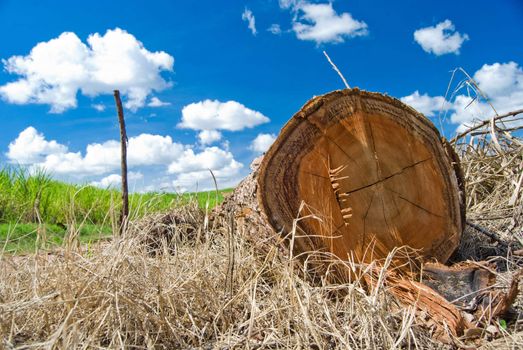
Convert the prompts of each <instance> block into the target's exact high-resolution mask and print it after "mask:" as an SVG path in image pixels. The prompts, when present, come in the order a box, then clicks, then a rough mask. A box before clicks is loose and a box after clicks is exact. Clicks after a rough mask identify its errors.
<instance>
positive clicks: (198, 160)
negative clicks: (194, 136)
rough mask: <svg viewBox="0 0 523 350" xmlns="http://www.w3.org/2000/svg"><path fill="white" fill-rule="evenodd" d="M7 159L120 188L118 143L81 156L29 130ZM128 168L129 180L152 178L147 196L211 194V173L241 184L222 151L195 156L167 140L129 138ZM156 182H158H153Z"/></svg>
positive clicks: (237, 167)
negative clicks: (188, 192)
mask: <svg viewBox="0 0 523 350" xmlns="http://www.w3.org/2000/svg"><path fill="white" fill-rule="evenodd" d="M6 156H7V158H8V160H9V161H10V162H11V163H18V164H22V165H24V166H27V167H28V168H29V169H30V170H32V171H34V170H36V169H44V170H46V171H48V172H49V173H51V174H53V175H57V176H72V177H74V178H78V179H85V178H88V179H89V178H93V177H95V176H102V175H105V176H104V177H103V178H101V179H100V180H96V181H92V182H91V184H93V185H95V186H99V187H108V186H114V185H117V184H119V183H120V182H121V178H120V177H119V175H118V174H117V173H115V171H117V170H118V169H119V167H120V144H119V142H118V141H116V140H108V141H105V142H102V143H91V144H88V145H87V146H86V149H85V151H84V152H72V151H70V150H69V148H68V147H67V146H65V145H62V144H60V143H58V142H57V141H55V140H51V141H49V140H46V138H45V136H44V135H43V134H42V133H39V132H38V131H37V130H36V129H35V128H33V127H28V128H27V129H25V130H23V131H22V132H21V133H20V134H19V135H18V137H17V138H16V139H15V140H13V141H12V142H11V143H10V145H9V150H8V152H7V153H6ZM128 165H129V169H130V170H131V171H130V172H129V180H135V181H136V180H139V179H142V178H144V177H145V175H143V174H144V173H147V172H148V171H149V172H151V173H152V174H154V175H153V176H154V177H153V179H152V182H153V185H152V186H153V187H151V188H149V190H152V189H156V190H157V189H159V188H163V189H168V190H173V189H176V190H178V189H179V188H181V187H183V188H190V187H193V188H194V186H196V184H197V183H198V184H199V186H200V187H199V189H211V188H213V186H214V185H213V180H212V176H211V174H210V172H209V169H210V170H212V171H213V173H214V175H215V176H216V178H217V179H218V181H219V185H220V186H233V185H236V184H237V183H238V181H239V180H240V178H241V173H240V171H241V169H242V168H243V164H242V163H240V162H238V161H237V160H236V159H234V156H233V154H232V153H231V152H229V151H228V150H226V149H222V148H219V147H216V146H214V147H206V148H205V149H204V150H203V151H200V152H197V151H195V150H193V149H192V148H191V146H189V145H183V144H179V143H175V142H173V140H172V138H171V137H170V136H162V135H152V134H141V135H138V136H135V137H131V138H129V144H128ZM161 169H163V170H161ZM107 174H108V175H107ZM162 175H164V176H163V177H162ZM166 176H167V177H168V178H167V179H166V178H165V177H166ZM160 178H161V179H162V181H160V182H157V181H156V180H157V179H160ZM142 182H145V180H144V181H142ZM166 184H167V185H166ZM142 185H144V184H142ZM158 186H160V187H158Z"/></svg>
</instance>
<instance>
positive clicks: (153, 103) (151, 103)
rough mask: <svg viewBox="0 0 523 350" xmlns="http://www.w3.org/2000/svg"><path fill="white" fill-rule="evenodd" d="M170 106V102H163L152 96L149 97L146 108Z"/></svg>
mask: <svg viewBox="0 0 523 350" xmlns="http://www.w3.org/2000/svg"><path fill="white" fill-rule="evenodd" d="M170 104H171V103H170V102H163V101H162V100H160V99H159V98H158V97H156V96H153V97H151V100H150V101H149V103H148V104H147V106H149V107H164V106H169V105H170Z"/></svg>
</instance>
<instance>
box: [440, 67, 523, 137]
mask: <svg viewBox="0 0 523 350" xmlns="http://www.w3.org/2000/svg"><path fill="white" fill-rule="evenodd" d="M473 78H474V80H475V81H476V82H477V83H478V86H479V88H480V89H481V91H482V92H483V93H484V94H486V95H487V97H488V98H489V101H490V103H491V104H492V105H493V106H494V108H495V109H496V111H497V112H498V113H499V114H503V113H506V112H510V111H513V110H515V109H519V108H523V69H522V67H521V66H519V65H518V64H517V63H515V62H508V63H494V64H485V65H483V67H481V68H480V69H479V70H478V71H477V72H475V73H474V76H473ZM473 97H474V96H472V97H470V96H468V95H459V96H457V97H456V99H455V101H454V107H455V108H454V109H455V112H454V113H453V114H452V115H451V116H450V118H451V121H452V122H453V123H461V126H460V128H461V129H462V128H463V127H464V124H470V123H471V122H472V121H474V120H483V119H486V118H489V117H491V116H492V115H493V114H494V111H493V110H492V108H491V107H490V106H489V105H488V103H487V102H486V101H484V100H482V99H481V98H480V99H479V101H478V100H476V101H474V102H473V103H471V102H472V99H473ZM467 106H468V107H467Z"/></svg>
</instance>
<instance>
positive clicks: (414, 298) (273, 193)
mask: <svg viewBox="0 0 523 350" xmlns="http://www.w3.org/2000/svg"><path fill="white" fill-rule="evenodd" d="M251 169H252V172H251V174H250V175H249V176H247V177H246V178H245V179H244V180H243V181H242V182H241V183H240V184H239V185H238V187H237V188H236V189H235V190H234V192H233V193H232V194H231V195H230V196H229V197H227V198H226V200H225V202H224V203H223V204H222V205H221V207H220V208H219V210H218V213H219V214H220V216H227V217H228V219H234V222H235V225H234V226H235V228H236V230H239V231H241V233H242V234H244V235H245V236H246V237H249V239H250V240H251V241H252V242H253V244H254V246H255V247H256V248H257V249H256V251H258V252H261V254H269V253H272V252H274V247H277V249H278V250H279V252H280V254H281V256H284V257H290V258H292V257H296V256H299V257H301V258H302V261H305V260H306V265H307V267H309V268H310V267H311V266H312V268H313V270H314V274H316V273H318V272H319V273H323V274H327V271H329V273H330V272H331V271H334V272H335V273H332V274H330V275H329V279H328V280H329V281H331V282H338V281H340V279H341V282H351V281H353V279H354V278H358V280H359V281H360V282H361V281H363V282H364V283H365V284H366V286H367V288H368V289H369V290H372V289H373V288H375V287H379V286H376V281H377V279H376V278H374V277H375V276H377V275H379V273H380V272H379V271H380V266H382V267H383V266H384V265H380V263H377V262H379V261H384V260H385V259H386V258H387V257H388V256H389V255H390V254H391V252H396V251H403V252H405V251H406V252H409V254H410V252H412V251H414V252H415V255H414V256H415V259H414V265H413V264H405V261H410V262H411V261H412V259H411V257H412V256H413V255H410V256H408V257H407V258H406V259H405V258H404V257H400V258H397V259H396V260H395V261H396V263H392V264H390V261H389V265H387V266H389V269H388V270H387V272H386V274H385V276H386V277H385V278H386V281H385V285H386V288H387V290H388V291H389V293H392V294H393V295H395V296H397V298H398V300H399V302H400V303H403V304H404V305H406V306H413V305H416V312H417V314H418V315H425V316H423V317H425V318H426V317H428V318H429V319H430V322H428V323H429V324H432V325H434V326H435V328H436V330H435V331H434V334H435V336H437V337H438V338H440V339H442V340H445V341H447V342H451V341H453V340H452V339H454V338H455V337H457V336H460V335H462V334H463V333H464V331H465V330H466V329H469V328H471V327H472V324H471V323H469V322H468V321H465V319H464V316H463V314H462V312H467V313H474V312H477V313H478V315H482V316H478V318H479V317H483V318H484V315H485V312H484V310H485V309H486V308H488V309H489V310H491V311H492V310H493V311H492V312H491V313H490V314H489V319H492V318H493V317H496V316H498V315H500V314H502V313H503V312H505V311H506V310H507V308H508V306H510V304H511V303H512V302H513V300H514V293H515V291H517V278H514V279H513V281H512V282H511V286H510V290H509V292H508V293H503V292H500V293H498V294H496V298H494V297H488V298H487V297H486V296H485V295H487V294H485V293H488V291H490V290H491V289H492V288H493V286H494V283H495V275H494V274H493V273H492V272H491V271H492V269H491V268H488V267H485V266H483V265H481V264H477V263H467V262H462V263H460V264H459V265H458V266H455V267H449V268H447V267H445V266H444V265H442V264H444V263H446V262H447V260H448V259H449V257H450V256H451V254H452V253H453V252H454V251H455V250H456V248H457V247H458V245H459V242H460V238H461V235H462V232H463V229H464V225H465V191H464V179H463V175H462V172H461V169H460V165H459V158H458V156H457V155H456V153H455V152H454V151H453V149H452V147H451V146H450V144H449V143H448V142H447V140H445V139H444V138H442V137H441V136H440V134H439V132H438V130H437V129H436V128H435V127H434V125H433V124H432V123H431V122H430V120H428V119H427V118H426V117H424V116H423V115H422V114H420V113H418V112H417V111H415V110H414V109H413V108H411V107H409V106H407V105H405V104H403V103H402V102H401V101H399V100H397V99H394V98H391V97H388V96H385V95H382V94H379V93H372V92H365V91H361V90H359V89H346V90H342V91H334V92H331V93H328V94H326V95H323V96H319V97H315V98H313V99H312V100H310V101H309V102H307V103H306V104H305V105H304V106H303V107H302V109H301V110H300V111H299V112H297V113H296V114H295V115H294V116H293V117H292V118H291V119H290V120H289V121H288V122H287V124H286V125H285V126H284V127H283V129H282V130H281V132H280V134H279V136H278V137H277V139H276V140H275V142H274V143H273V145H272V146H271V147H270V149H269V150H268V151H267V153H266V154H265V155H264V156H262V157H260V158H258V159H256V160H255V161H254V162H253V164H252V165H251ZM399 247H403V248H402V249H399V250H398V248H399ZM318 252H320V254H319V255H320V256H325V259H324V260H322V259H321V258H320V259H316V257H317V256H318ZM313 255H314V257H315V258H314V259H312V260H313V263H311V262H310V261H309V260H308V257H309V256H313ZM333 256H335V257H336V258H337V259H338V260H337V261H342V262H343V261H350V262H351V264H350V266H352V269H348V268H347V266H348V264H336V263H335V264H333V259H332V257H333ZM404 256H405V255H404ZM334 260H336V259H334ZM333 266H334V268H333ZM340 266H341V267H340ZM354 266H363V267H364V268H363V269H360V271H357V270H355V269H354ZM424 268H425V270H426V275H425V274H424V272H423V271H424ZM402 269H403V270H402ZM364 270H365V272H364ZM332 276H334V279H333V278H332ZM424 278H425V279H424ZM458 282H460V283H458ZM465 295H466V296H467V298H466V299H462V298H460V296H465ZM473 298H475V299H473ZM456 299H457V300H458V301H459V300H461V301H462V302H463V300H466V301H468V304H467V305H465V306H464V305H463V304H460V303H457V302H455V300H456ZM472 299H473V300H474V303H472V302H471V300H472ZM477 300H489V302H487V303H485V302H483V303H479V302H477ZM471 305H472V306H471ZM420 317H421V316H420ZM423 317H421V318H423Z"/></svg>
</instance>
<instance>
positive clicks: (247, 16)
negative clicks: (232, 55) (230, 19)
mask: <svg viewBox="0 0 523 350" xmlns="http://www.w3.org/2000/svg"><path fill="white" fill-rule="evenodd" d="M242 20H243V21H246V22H247V23H248V26H249V29H250V31H251V33H252V35H256V33H258V32H257V31H256V18H254V15H253V14H252V11H251V10H249V9H247V8H246V9H245V11H243V13H242Z"/></svg>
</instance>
